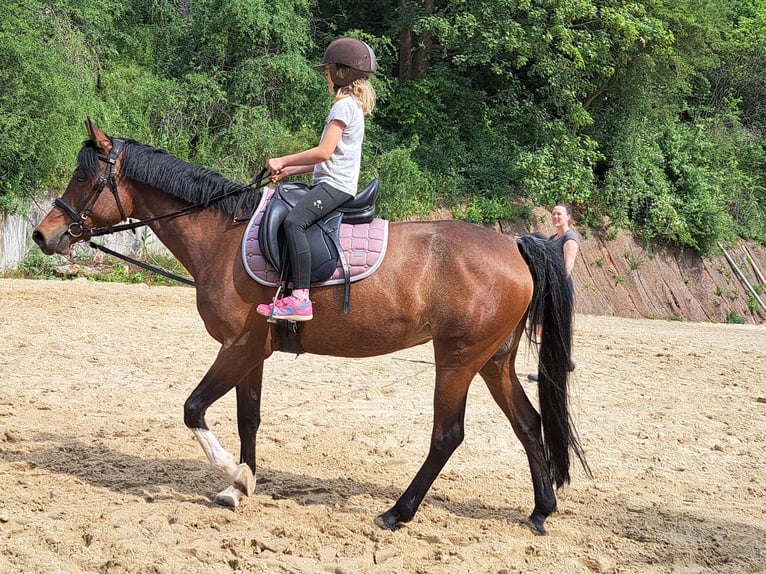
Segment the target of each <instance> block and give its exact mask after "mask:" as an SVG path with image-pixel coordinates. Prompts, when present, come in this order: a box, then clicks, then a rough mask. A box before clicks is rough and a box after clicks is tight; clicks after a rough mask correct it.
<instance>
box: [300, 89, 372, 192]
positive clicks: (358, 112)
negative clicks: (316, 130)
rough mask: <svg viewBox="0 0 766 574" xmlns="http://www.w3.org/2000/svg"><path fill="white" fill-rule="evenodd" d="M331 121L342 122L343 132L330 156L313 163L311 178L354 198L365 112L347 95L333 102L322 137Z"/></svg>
mask: <svg viewBox="0 0 766 574" xmlns="http://www.w3.org/2000/svg"><path fill="white" fill-rule="evenodd" d="M333 120H339V121H340V122H342V123H343V126H344V127H343V134H342V135H341V137H340V141H339V142H338V146H337V147H336V148H335V151H333V152H332V155H331V156H330V158H329V159H328V160H327V161H323V162H322V163H318V164H316V165H315V166H314V175H313V179H312V181H313V182H314V183H315V184H316V183H327V184H329V185H331V186H332V187H334V188H335V189H337V190H339V191H342V192H344V193H348V194H349V195H351V196H352V197H354V196H356V192H357V188H358V185H359V169H360V168H361V165H362V141H363V140H364V113H363V112H362V106H361V104H360V103H359V100H357V99H356V98H355V97H354V96H347V97H345V98H342V99H340V100H338V101H337V102H335V103H334V104H333V105H332V108H331V109H330V113H329V114H328V116H327V120H325V127H324V130H322V137H324V132H325V130H327V124H329V123H330V122H331V121H333Z"/></svg>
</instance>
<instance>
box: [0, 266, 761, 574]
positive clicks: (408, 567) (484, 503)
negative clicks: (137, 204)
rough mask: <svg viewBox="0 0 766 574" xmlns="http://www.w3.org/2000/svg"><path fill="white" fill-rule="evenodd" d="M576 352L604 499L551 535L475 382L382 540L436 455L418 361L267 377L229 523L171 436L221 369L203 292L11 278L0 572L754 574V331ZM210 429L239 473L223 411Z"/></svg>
mask: <svg viewBox="0 0 766 574" xmlns="http://www.w3.org/2000/svg"><path fill="white" fill-rule="evenodd" d="M575 344H576V352H575V355H576V358H577V361H578V368H577V371H576V372H575V377H574V384H573V412H574V416H575V419H576V421H577V425H578V429H579V432H580V436H581V440H582V443H583V445H584V447H585V449H586V452H587V455H588V458H589V462H590V465H591V467H592V469H593V471H594V474H595V476H594V478H592V479H590V478H588V477H587V476H585V474H584V472H583V471H582V469H580V468H574V472H573V482H572V484H571V485H569V486H568V487H566V488H565V489H563V490H562V491H560V492H559V512H558V513H556V514H554V515H553V516H551V517H550V518H549V520H548V522H547V527H548V532H549V534H548V535H547V536H544V537H535V536H533V535H532V534H531V533H530V532H529V530H527V529H526V528H525V527H524V526H523V525H522V524H521V521H522V520H523V519H524V518H525V517H526V516H527V515H528V514H529V512H530V511H531V509H532V506H533V501H532V489H531V484H530V481H529V471H528V466H527V463H526V458H525V455H524V453H523V450H522V448H521V445H520V443H519V442H518V441H517V440H516V438H515V436H514V435H513V433H512V431H511V429H510V425H509V424H508V422H507V420H505V419H504V417H503V416H502V413H501V412H500V411H499V409H498V408H497V407H496V405H495V404H494V403H493V402H492V400H491V398H490V396H489V393H488V392H487V390H486V387H485V386H484V384H483V383H482V382H481V380H480V379H477V380H476V381H475V383H474V385H473V386H472V388H471V391H470V396H469V403H468V412H467V415H466V432H467V436H466V440H465V442H464V444H463V445H461V447H460V448H459V449H458V451H457V452H456V453H455V455H454V456H453V458H452V459H451V461H450V462H449V463H448V465H447V467H446V468H445V470H444V472H443V473H442V474H441V476H440V477H439V479H437V481H436V483H435V484H434V486H433V488H432V489H431V491H430V492H429V495H428V496H427V497H426V499H425V501H424V503H423V506H422V507H421V510H420V512H419V513H418V514H417V516H416V517H415V520H414V521H413V522H411V523H409V524H408V525H405V526H404V527H402V528H401V529H400V530H398V531H397V532H393V533H392V532H386V531H382V530H380V529H378V528H377V527H376V526H375V525H374V524H373V519H374V517H375V516H376V515H377V514H378V513H380V512H382V511H384V510H386V509H387V508H388V507H389V506H390V505H391V504H392V503H393V502H394V501H395V500H396V498H397V497H398V496H399V494H400V493H401V492H402V490H403V489H404V488H405V487H406V485H407V484H408V483H409V481H410V479H411V478H412V476H413V475H414V473H415V472H416V470H417V469H418V467H419V466H420V464H421V462H422V460H423V458H424V456H425V453H426V450H427V444H428V438H429V434H430V426H431V420H430V419H431V392H432V388H433V381H432V379H433V364H432V357H431V349H430V347H429V346H428V345H425V346H422V347H418V348H414V349H409V350H406V351H403V352H400V353H396V354H393V355H386V356H383V357H379V358H376V359H370V360H341V359H333V358H324V357H315V356H308V355H305V356H302V357H298V358H296V357H294V356H292V355H285V354H277V355H275V356H274V357H272V358H271V359H269V361H268V362H267V363H266V369H265V371H266V372H265V381H266V382H265V384H264V404H263V424H262V426H261V430H260V433H259V444H258V463H259V472H258V486H257V488H256V493H255V495H254V497H252V498H250V499H247V500H246V501H245V502H244V503H243V505H241V506H240V507H239V508H237V509H236V510H230V509H225V508H221V507H218V506H216V505H214V504H213V503H212V502H211V500H212V497H213V496H214V495H215V494H216V493H217V492H218V491H219V490H221V489H222V488H223V487H224V486H225V483H224V481H223V479H222V477H221V476H220V475H219V474H218V473H217V471H215V470H214V469H213V468H212V467H211V466H210V464H209V463H208V462H207V460H206V459H205V458H204V455H203V453H202V451H201V449H200V448H199V446H198V445H197V443H196V441H195V440H194V438H193V437H192V435H191V433H190V431H189V430H188V429H186V428H185V427H184V425H183V420H182V414H183V413H182V410H183V403H184V400H185V399H186V397H187V395H188V394H189V392H190V391H191V390H192V389H193V388H194V386H195V385H196V383H197V382H198V381H199V379H200V378H201V377H202V375H203V374H204V372H205V371H206V369H207V367H208V366H209V365H210V364H211V363H212V360H213V357H214V356H215V353H216V351H217V345H216V343H215V342H214V341H213V340H212V339H211V338H210V337H209V336H208V335H207V334H206V332H205V330H204V327H203V325H202V322H201V320H200V318H199V317H198V315H197V313H196V310H195V307H194V292H193V290H192V289H189V288H181V287H177V288H173V287H147V286H145V285H122V284H104V283H92V282H88V281H85V280H75V281H70V282H50V281H45V282H44V281H26V280H11V279H2V280H0V572H13V573H20V574H21V573H57V574H71V573H80V572H98V573H110V574H111V573H141V574H144V573H146V574H148V573H184V574H194V573H220V572H224V573H225V572H252V573H324V572H327V573H338V574H345V573H348V574H351V573H354V574H366V573H405V574H425V573H429V574H430V573H434V574H435V573H439V574H444V573H447V574H449V573H464V572H470V573H471V574H481V573H495V574H500V573H513V572H525V573H533V574H536V573H589V572H600V573H634V572H636V573H644V572H646V573H666V572H668V573H670V572H672V573H685V574H692V573H707V572H710V573H732V574H735V573H736V574H740V573H757V572H760V573H763V572H766V542H765V541H766V327H764V326H755V325H726V324H712V323H682V322H668V321H660V320H653V321H652V320H635V319H621V318H612V317H609V318H606V317H598V316H590V315H582V316H578V317H577V320H576V335H575ZM533 364H534V358H533V357H532V356H531V355H529V354H528V353H527V352H524V353H522V355H521V356H520V357H519V360H518V361H517V368H518V371H519V372H520V373H524V374H526V373H527V372H529V371H530V370H533ZM524 385H525V388H527V391H528V393H529V394H530V396H531V397H532V398H533V400H534V397H535V387H534V386H533V384H532V383H527V382H526V381H525V382H524ZM208 422H209V424H210V426H211V429H212V430H213V431H214V432H215V433H216V435H217V436H218V438H219V439H220V440H221V442H222V443H223V445H224V446H225V447H226V448H227V449H229V450H231V451H232V452H234V453H235V454H236V453H237V452H238V439H237V436H236V420H235V412H234V399H233V396H226V397H224V398H223V399H222V400H221V401H219V402H218V403H217V404H216V405H214V406H213V407H212V408H211V409H210V411H209V413H208Z"/></svg>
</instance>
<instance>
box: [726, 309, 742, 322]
mask: <svg viewBox="0 0 766 574" xmlns="http://www.w3.org/2000/svg"><path fill="white" fill-rule="evenodd" d="M726 322H727V323H730V324H733V325H744V324H745V319H743V318H742V316H740V315H739V314H738V313H737V312H736V311H732V312H731V313H729V314H728V315H726Z"/></svg>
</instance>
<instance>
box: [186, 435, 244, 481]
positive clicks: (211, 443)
mask: <svg viewBox="0 0 766 574" xmlns="http://www.w3.org/2000/svg"><path fill="white" fill-rule="evenodd" d="M192 432H193V433H194V436H195V438H196V439H197V442H199V444H200V445H202V450H204V451H205V454H206V455H207V459H208V460H209V461H210V462H211V463H213V465H214V466H217V467H218V468H219V469H221V470H222V471H223V472H224V474H227V475H229V476H233V475H234V471H235V470H236V468H237V465H236V464H234V457H233V456H232V454H231V453H230V452H227V451H226V450H225V449H224V448H223V447H222V446H221V443H220V442H218V439H217V438H215V435H214V434H213V433H212V432H210V431H209V430H207V429H192Z"/></svg>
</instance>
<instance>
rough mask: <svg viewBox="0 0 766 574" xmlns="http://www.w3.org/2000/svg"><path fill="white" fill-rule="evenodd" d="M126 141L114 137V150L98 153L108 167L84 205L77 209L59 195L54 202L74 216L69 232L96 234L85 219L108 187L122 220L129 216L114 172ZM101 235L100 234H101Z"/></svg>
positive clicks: (80, 235)
mask: <svg viewBox="0 0 766 574" xmlns="http://www.w3.org/2000/svg"><path fill="white" fill-rule="evenodd" d="M124 143H125V142H123V140H121V139H117V138H114V139H113V140H112V151H110V152H109V156H108V157H107V156H105V155H101V154H99V155H98V159H99V161H103V162H104V163H106V167H105V168H104V169H103V171H102V172H101V175H100V176H99V178H98V181H96V183H95V184H94V186H93V191H91V193H90V194H89V195H88V197H86V198H85V201H83V204H82V206H80V207H79V208H77V209H75V208H73V207H72V206H71V205H69V204H68V203H67V202H66V201H65V200H64V199H63V198H61V197H59V198H56V200H55V201H54V202H53V204H54V205H55V206H56V207H58V208H59V209H61V210H63V211H64V212H66V213H67V215H69V217H71V218H72V223H71V224H69V228H68V229H67V233H68V234H69V235H70V236H71V237H74V238H77V239H80V238H82V239H90V238H91V237H93V236H94V235H96V234H95V233H94V228H92V227H87V226H86V225H85V221H86V220H87V219H88V217H90V213H91V211H93V208H94V207H95V205H96V202H97V201H98V198H99V196H100V195H101V192H102V191H104V189H106V188H107V187H108V188H109V190H110V191H111V192H112V195H113V196H114V201H115V203H117V209H119V210H120V220H121V221H125V220H126V219H127V218H128V217H127V216H126V215H125V210H124V209H123V208H122V202H121V201H120V194H119V193H118V192H117V177H116V175H115V173H114V166H115V164H116V163H117V158H118V157H119V156H120V154H121V153H122V146H123V144H124ZM99 235H100V234H99Z"/></svg>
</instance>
